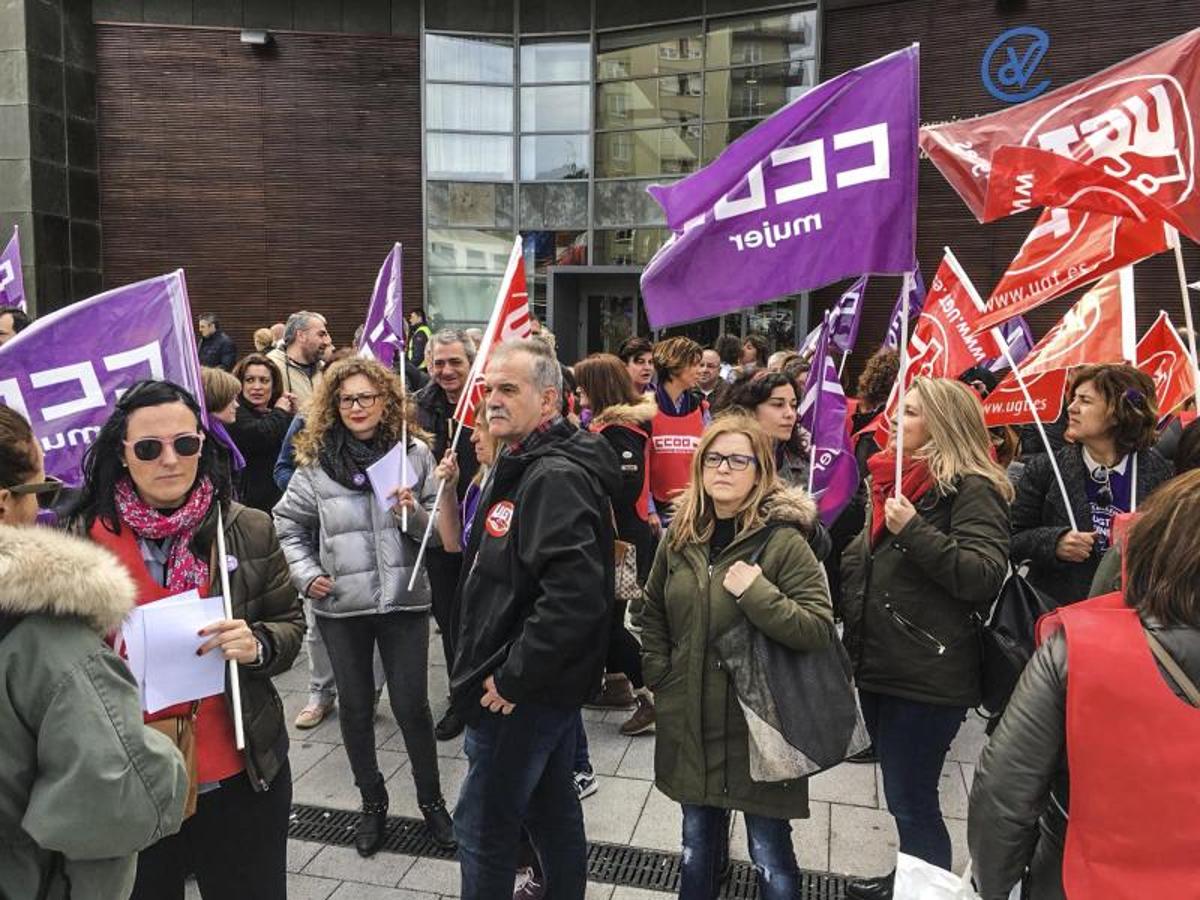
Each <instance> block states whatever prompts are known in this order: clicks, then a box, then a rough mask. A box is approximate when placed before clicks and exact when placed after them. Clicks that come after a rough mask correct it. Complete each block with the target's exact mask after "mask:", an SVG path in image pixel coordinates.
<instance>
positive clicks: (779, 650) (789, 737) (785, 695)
mask: <svg viewBox="0 0 1200 900" xmlns="http://www.w3.org/2000/svg"><path fill="white" fill-rule="evenodd" d="M775 527H791V526H775ZM773 530H774V528H770V529H768V534H767V537H766V539H765V540H764V541H763V542H762V544H760V545H759V546H758V548H756V549H755V551H754V552H753V553H752V554H751V555H750V558H749V560H748V562H749V564H750V565H755V564H757V562H758V560H759V559H760V558H761V557H762V554H763V551H764V550H766V546H767V543H768V542H769V541H770V539H771V534H770V532H771V531H773ZM713 647H714V649H715V650H716V652H717V655H718V656H719V657H720V660H721V665H722V666H723V667H724V668H725V670H726V671H727V672H728V673H729V677H730V679H731V680H732V682H733V689H734V693H735V695H736V696H737V699H738V704H739V705H740V706H741V709H742V714H743V715H744V716H745V719H746V726H747V729H748V730H749V732H750V779H751V780H752V781H758V782H779V781H792V780H795V779H798V778H807V777H809V776H810V775H815V774H817V773H818V772H821V771H823V770H825V769H828V768H831V767H833V766H836V765H837V764H838V763H840V762H843V761H844V760H845V759H846V758H847V757H849V756H853V755H854V754H855V753H858V752H859V751H861V750H865V749H866V748H867V747H868V746H869V745H870V743H871V740H870V738H869V737H868V735H867V729H866V725H865V724H864V722H863V718H862V713H861V712H860V711H859V708H858V702H857V698H856V696H855V691H854V679H853V670H852V668H851V665H850V657H849V655H847V653H846V649H845V647H843V646H842V642H841V641H840V640H838V637H837V633H836V632H835V631H834V630H833V627H832V625H831V626H830V634H829V643H828V644H827V645H826V646H824V647H821V648H820V649H817V650H809V651H797V650H793V649H791V648H790V647H785V646H784V645H783V644H781V643H779V642H778V641H775V640H772V639H771V638H769V637H767V635H765V634H763V633H762V632H761V631H759V630H758V629H757V628H755V627H754V625H753V624H751V622H750V620H749V619H747V618H745V617H743V618H742V619H741V620H740V621H739V622H738V623H737V624H736V625H734V626H733V627H732V628H730V629H729V630H727V631H726V632H724V633H723V634H721V635H720V636H719V637H718V638H717V639H716V640H715V641H713Z"/></svg>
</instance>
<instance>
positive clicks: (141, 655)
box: [121, 590, 225, 713]
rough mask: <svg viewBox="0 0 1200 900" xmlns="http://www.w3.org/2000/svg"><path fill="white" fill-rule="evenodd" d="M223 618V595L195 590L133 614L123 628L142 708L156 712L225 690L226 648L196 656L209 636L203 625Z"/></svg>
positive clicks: (158, 601)
mask: <svg viewBox="0 0 1200 900" xmlns="http://www.w3.org/2000/svg"><path fill="white" fill-rule="evenodd" d="M223 618H225V610H224V602H223V600H222V598H221V597H201V596H200V595H199V594H198V593H197V592H196V591H194V590H193V591H185V592H184V593H182V594H176V595H175V596H173V597H165V598H163V599H162V600H157V601H155V602H154V603H147V604H146V605H144V606H138V607H136V608H135V609H134V610H133V611H132V612H131V613H130V614H129V617H128V618H127V619H126V620H125V623H124V625H122V627H121V633H122V636H123V637H124V639H125V648H126V649H125V652H126V655H127V656H128V657H129V668H130V671H131V672H132V673H133V677H134V678H136V679H137V682H138V687H139V689H140V690H141V695H142V709H144V710H145V711H146V712H150V713H154V712H158V711H159V710H160V709H165V708H166V707H168V706H173V705H174V704H176V703H190V702H191V701H193V700H201V699H203V698H204V697H211V696H213V695H214V694H220V693H222V692H223V691H224V690H225V659H224V657H223V656H222V655H221V653H220V652H218V651H216V650H213V651H210V652H208V653H206V654H204V655H203V656H197V655H196V650H198V649H199V648H200V646H201V645H202V644H203V643H204V642H205V641H207V640H209V638H208V637H201V636H200V635H199V631H200V629H201V628H204V627H205V626H206V625H211V624H212V623H213V622H216V621H218V620H220V619H223Z"/></svg>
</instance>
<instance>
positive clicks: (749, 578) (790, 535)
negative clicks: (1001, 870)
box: [642, 415, 834, 900]
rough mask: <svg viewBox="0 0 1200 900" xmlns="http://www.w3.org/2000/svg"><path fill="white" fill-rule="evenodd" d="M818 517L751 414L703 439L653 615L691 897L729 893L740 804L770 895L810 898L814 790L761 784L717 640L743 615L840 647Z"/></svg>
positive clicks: (672, 786) (649, 676) (667, 780)
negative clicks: (813, 541) (799, 837)
mask: <svg viewBox="0 0 1200 900" xmlns="http://www.w3.org/2000/svg"><path fill="white" fill-rule="evenodd" d="M816 515H817V514H816V505H815V504H814V503H813V501H812V499H811V498H810V497H809V496H808V495H807V494H806V493H804V492H803V491H798V490H795V489H791V488H786V487H784V486H783V485H782V484H781V483H780V482H779V479H778V478H777V477H776V473H775V453H774V448H773V447H772V446H771V439H770V438H769V437H767V435H766V434H765V433H764V432H763V430H762V428H761V427H760V426H759V425H758V424H757V423H755V422H754V421H753V420H752V419H750V418H749V417H748V416H736V415H733V416H722V417H720V418H718V419H717V420H716V421H715V422H714V423H713V424H712V425H711V426H710V427H709V428H708V429H707V430H706V431H705V432H704V436H703V437H702V438H701V439H700V444H699V446H698V447H697V450H696V454H695V456H694V458H693V459H692V463H691V480H690V482H689V483H688V486H687V488H686V489H685V491H684V493H683V494H682V496H681V497H680V499H679V503H678V506H677V512H676V515H675V518H674V519H673V520H672V522H671V525H670V527H669V528H668V529H667V533H666V536H665V538H664V540H663V543H662V544H661V545H660V546H659V549H658V554H657V555H656V556H655V558H654V565H653V567H652V568H651V570H650V577H649V580H648V581H647V582H646V602H645V609H644V611H643V616H642V660H643V668H644V671H645V676H646V683H647V684H649V685H650V687H651V689H652V690H653V691H654V699H655V704H656V706H657V711H658V721H657V737H656V744H655V750H654V779H655V784H656V785H657V786H658V788H659V789H660V790H661V791H662V792H663V793H665V794H666V795H667V796H668V797H670V798H671V799H673V800H675V801H676V802H678V803H680V804H681V805H682V806H683V865H682V870H681V873H680V882H679V896H680V897H681V898H682V900H713V898H715V897H716V896H717V892H718V890H719V886H720V885H719V881H720V874H721V868H722V851H723V847H724V843H725V836H726V834H727V831H726V828H727V826H726V823H727V821H728V811H729V810H741V811H742V812H743V813H744V814H745V819H746V828H747V831H748V832H749V838H750V840H749V844H750V856H751V859H752V860H753V861H754V866H755V868H756V869H757V870H758V874H759V880H758V892H759V896H760V897H762V898H764V900H784V898H788V900H791V898H793V897H795V896H797V893H798V891H799V890H800V884H799V882H800V873H799V870H798V868H797V865H796V854H795V850H794V849H793V846H792V836H791V834H792V829H791V825H790V824H789V822H788V820H790V819H803V818H807V817H808V815H809V810H808V782H807V781H806V780H804V779H801V780H799V781H789V782H763V781H754V780H752V779H751V776H750V734H749V729H748V727H747V724H746V718H745V716H744V714H743V713H742V709H741V706H740V704H739V703H738V701H737V699H736V697H734V696H733V694H732V687H731V684H730V680H729V678H728V676H727V673H726V672H725V671H724V669H723V668H722V666H721V664H720V659H719V657H718V656H717V654H716V651H715V650H714V649H713V641H714V639H715V638H716V637H717V636H718V635H720V634H723V633H724V632H726V631H728V630H729V629H730V628H732V627H734V626H735V625H737V624H738V623H740V622H741V621H743V620H749V622H750V624H751V625H752V626H753V627H755V628H757V629H759V630H760V631H762V632H763V633H764V634H766V635H767V636H768V637H769V638H771V639H772V640H775V641H778V642H779V643H781V644H784V645H785V646H787V647H789V648H791V649H793V650H798V651H806V650H815V649H818V648H820V647H824V646H828V644H829V642H830V641H832V640H833V639H834V637H833V635H834V632H833V628H832V624H833V611H832V609H831V607H830V605H829V592H828V589H827V588H826V587H825V578H824V575H823V574H822V571H821V566H820V564H819V563H818V562H817V560H816V557H814V556H813V554H812V551H811V550H810V549H809V547H808V543H807V541H806V540H805V539H804V537H803V535H802V531H803V529H804V528H805V527H807V526H809V525H811V523H812V522H813V521H814V520H815V519H816ZM798 529H799V530H798ZM752 557H757V559H758V561H757V563H752V562H750V559H751V558H752Z"/></svg>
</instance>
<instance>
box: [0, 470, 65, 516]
mask: <svg viewBox="0 0 1200 900" xmlns="http://www.w3.org/2000/svg"><path fill="white" fill-rule="evenodd" d="M62 486H63V483H62V482H61V481H59V480H58V479H57V478H54V477H53V476H50V475H47V476H46V480H45V481H32V482H30V483H29V484H16V485H13V486H12V487H8V488H5V490H6V491H8V492H9V493H10V494H13V495H15V496H18V497H20V496H22V495H24V494H35V495H37V503H38V507H39V508H40V509H53V508H54V501H55V500H57V499H58V494H59V492H60V491H61V490H62Z"/></svg>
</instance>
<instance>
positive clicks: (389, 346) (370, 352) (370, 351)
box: [358, 244, 404, 369]
mask: <svg viewBox="0 0 1200 900" xmlns="http://www.w3.org/2000/svg"><path fill="white" fill-rule="evenodd" d="M400 277H401V264H400V245H399V244H393V245H392V249H391V252H389V253H388V255H387V257H386V258H385V259H384V261H383V265H382V266H380V267H379V275H378V276H376V278H375V290H374V291H373V292H372V293H371V305H370V306H369V307H368V308H367V321H366V324H365V325H364V326H363V334H362V339H361V341H360V342H359V345H358V355H359V356H368V357H374V358H375V359H377V360H379V361H380V362H381V363H383V364H384V365H385V366H387V367H388V368H389V369H390V368H391V367H392V363H393V362H394V361H395V359H396V355H397V354H398V353H403V352H404V309H403V305H404V304H403V296H402V294H401V291H400Z"/></svg>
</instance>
